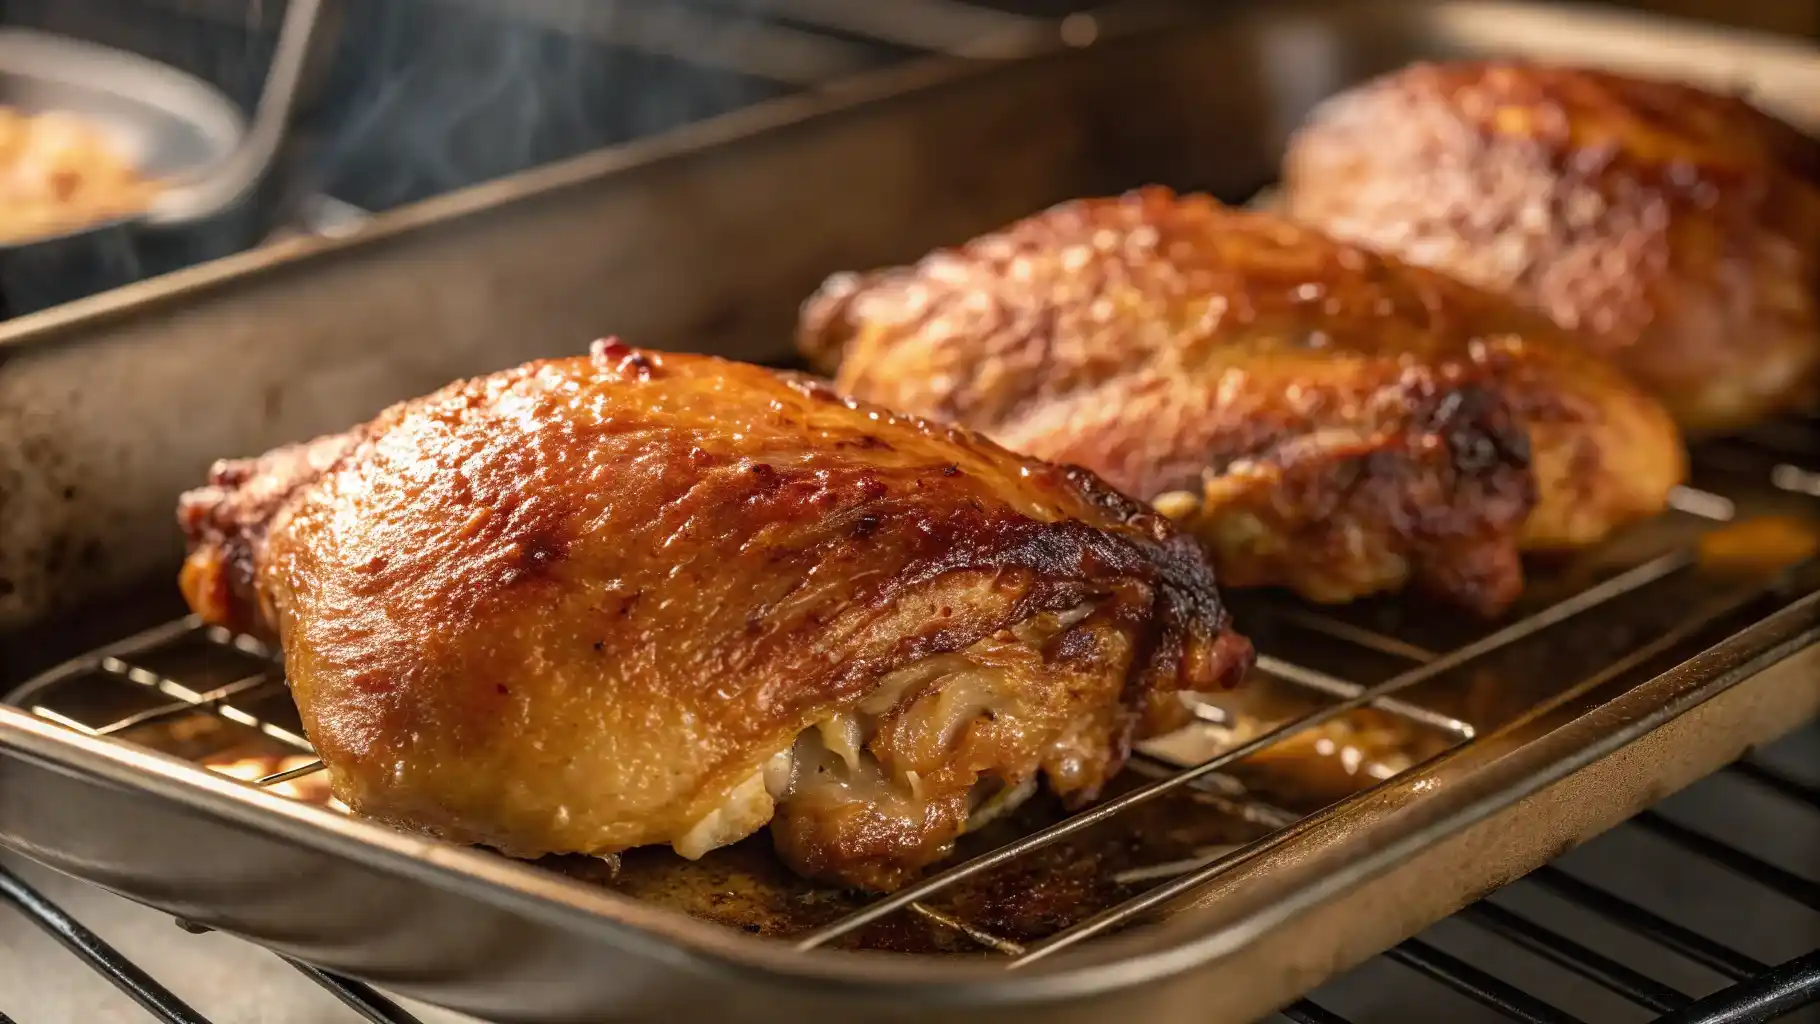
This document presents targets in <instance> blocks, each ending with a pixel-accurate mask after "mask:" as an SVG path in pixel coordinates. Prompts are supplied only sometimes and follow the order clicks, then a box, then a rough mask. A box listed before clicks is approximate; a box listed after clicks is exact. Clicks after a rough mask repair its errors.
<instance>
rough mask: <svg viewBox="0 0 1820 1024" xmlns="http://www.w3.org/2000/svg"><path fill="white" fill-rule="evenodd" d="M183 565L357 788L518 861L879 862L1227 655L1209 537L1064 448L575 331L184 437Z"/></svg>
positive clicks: (838, 867) (925, 839)
mask: <svg viewBox="0 0 1820 1024" xmlns="http://www.w3.org/2000/svg"><path fill="white" fill-rule="evenodd" d="M181 520H182V523H183V526H184V528H185V530H186V531H187V533H188V535H189V538H190V545H191V553H190V557H189V560H188V562H187V564H186V566H185V569H184V572H183V578H182V583H183V590H184V593H185V594H186V596H187V597H188V599H189V601H190V604H191V606H192V607H193V608H194V609H195V610H196V611H197V612H198V613H199V614H201V615H202V616H203V617H204V618H205V619H207V620H208V621H210V622H215V623H220V624H223V625H227V626H230V627H233V628H236V629H254V630H260V631H264V632H266V633H268V634H276V636H277V637H278V638H279V639H280V640H281V642H282V644H283V648H284V655H285V663H286V668H287V670H288V673H289V676H290V682H291V687H292V691H293V694H294V696H295V698H296V701H297V705H298V708H299V709H300V710H301V712H302V714H303V721H304V726H305V728H306V730H307V731H308V734H309V737H310V740H311V741H312V742H313V743H314V744H315V746H316V749H317V751H318V753H319V754H320V755H321V757H322V760H323V762H324V763H325V764H326V765H327V766H328V771H329V774H330V777H331V784H332V786H333V789H334V792H335V795H336V796H338V797H339V798H340V799H341V800H343V801H344V802H345V803H347V805H348V806H349V807H350V808H352V809H353V810H354V811H356V812H358V813H361V814H364V815H368V816H371V817H373V818H377V819H380V820H383V821H387V822H391V823H393V824H396V825H399V826H403V827H407V828H412V829H417V830H421V831H425V832H429V833H432V834H435V835H439V836H443V837H446V838H448V839H452V840H455V841H460V842H468V843H482V844H487V845H491V846H494V847H496V848H498V849H500V850H502V851H505V852H507V853H509V854H513V855H516V856H525V857H529V856H537V855H541V854H546V853H584V854H608V853H611V852H614V851H618V850H623V849H626V848H628V847H633V846H640V845H646V844H663V843H667V844H669V845H671V846H673V847H674V848H675V849H676V850H677V852H679V853H681V854H683V855H684V856H687V857H697V856H700V855H702V854H703V853H705V852H706V851H708V850H711V849H713V848H715V847H718V846H722V845H725V844H728V843H732V842H734V841H736V840H739V839H741V838H743V837H745V836H747V835H750V834H752V833H754V832H755V831H757V830H758V829H760V828H762V827H764V826H765V825H766V824H767V823H770V825H771V831H772V836H773V838H774V840H775V843H776V845H777V847H778V849H779V851H780V852H781V853H782V854H783V856H784V857H785V859H786V860H787V861H788V862H789V863H790V864H791V865H793V866H794V867H795V868H797V869H798V870H800V871H802V872H804V873H806V874H809V875H812V876H816V877H820V878H826V879H831V880H835V881H839V882H843V883H849V884H853V885H857V886H863V887H870V888H875V889H889V888H892V887H895V886H897V885H899V884H901V883H902V882H904V881H905V880H906V879H908V878H909V877H911V876H912V875H913V874H914V873H915V872H916V871H917V870H918V869H919V868H921V867H923V866H925V865H927V864H929V863H930V862H932V861H934V860H935V859H937V858H939V857H940V856H942V854H943V853H944V852H945V851H946V850H947V849H948V848H949V847H950V845H951V844H952V842H953V841H954V839H955V838H956V837H957V836H958V835H959V834H960V833H961V832H962V831H963V830H964V829H965V828H967V827H968V825H969V822H970V820H971V821H972V822H973V823H975V824H977V823H978V821H979V819H980V818H981V817H982V816H983V815H986V814H990V813H993V812H995V811H998V810H1001V809H1003V807H1005V806H1006V805H1007V803H1008V802H1009V801H1010V800H1012V799H1015V798H1017V797H1019V796H1021V795H1024V794H1027V793H1028V792H1029V790H1030V789H1031V788H1032V787H1033V786H1034V784H1035V782H1036V780H1037V778H1038V776H1039V775H1041V776H1042V777H1045V778H1046V779H1047V780H1048V783H1049V785H1050V787H1051V788H1052V789H1054V790H1056V791H1057V792H1059V793H1061V794H1062V795H1064V796H1065V797H1068V798H1070V799H1073V800H1076V801H1079V800H1085V799H1088V798H1090V797H1092V796H1093V795H1094V794H1095V792H1096V791H1097V790H1099V788H1100V787H1101V785H1102V784H1104V783H1105V782H1106V780H1107V779H1108V777H1110V776H1111V775H1112V774H1113V773H1114V772H1116V771H1117V770H1118V769H1119V767H1120V766H1121V765H1122V763H1123V762H1124V759H1125V757H1126V754H1127V751H1128V750H1129V747H1130V744H1131V742H1132V741H1133V739H1134V738H1135V737H1138V736H1142V735H1145V734H1146V733H1148V732H1152V731H1156V730H1162V729H1167V728H1170V727H1173V726H1175V725H1177V724H1180V723H1181V722H1182V721H1183V719H1184V717H1185V709H1184V707H1183V705H1182V703H1181V701H1180V700H1179V698H1178V697H1177V693H1178V692H1179V691H1207V690H1215V689H1219V688H1223V687H1226V686H1228V685H1230V684H1232V683H1233V682H1235V681H1236V680H1237V679H1238V677H1239V676H1240V675H1241V674H1242V673H1243V672H1244V670H1245V669H1246V667H1247V666H1248V665H1249V663H1250V661H1251V647H1250V645H1249V644H1248V643H1247V642H1246V641H1245V640H1244V639H1243V638H1242V637H1240V636H1238V635H1236V634H1235V633H1233V632H1231V631H1230V629H1229V628H1228V619H1227V616H1226V613H1225V612H1224V610H1223V609H1222V607H1221V605H1220V602H1219V599H1218V596H1217V595H1216V593H1215V590H1214V580H1213V575H1212V572H1211V570H1210V568H1209V565H1208V563H1207V560H1206V558H1205V556H1204V555H1203V554H1202V553H1201V552H1200V551H1199V549H1198V547H1197V546H1196V545H1195V544H1194V542H1193V541H1192V540H1191V539H1189V538H1186V537H1180V536H1177V535H1176V534H1175V533H1174V531H1173V530H1172V528H1171V527H1170V526H1169V524H1168V523H1167V521H1166V520H1164V519H1162V518H1161V517H1158V516H1156V515H1155V514H1153V513H1151V512H1150V511H1149V510H1148V509H1145V508H1143V507H1142V506H1140V505H1138V504H1136V503H1135V502H1132V501H1130V500H1128V499H1126V498H1124V497H1121V496H1120V495H1118V494H1116V493H1114V492H1113V491H1111V490H1109V489H1107V488H1106V487H1105V486H1104V485H1103V484H1101V483H1100V482H1099V481H1097V480H1095V479H1094V478H1093V477H1092V476H1090V475H1089V474H1087V473H1085V472H1082V471H1079V470H1072V469H1063V468H1058V467H1054V466H1050V465H1046V464H1044V463H1041V462H1037V461H1035V460H1031V459H1027V458H1023V457H1020V456H1016V455H1013V454H1011V453H1010V452H1007V451H1005V450H1004V449H1002V448H1000V447H998V446H997V445H994V444H992V443H991V442H989V441H986V440H984V439H983V438H980V437H978V436H977V435H973V434H971V433H968V432H965V431H961V430H956V429H952V428H947V427H939V426H934V425H931V424H929V423H926V422H924V421H921V420H917V419H912V418H907V417H902V416H897V415H893V414H892V413H889V412H886V411H884V410H881V409H878V408H875V407H872V406H869V405H864V404H861V403H858V402H855V401H851V400H846V399H842V398H839V397H837V396H836V395H835V394H834V393H833V392H832V391H830V390H829V389H828V388H827V387H826V386H824V385H822V384H819V383H816V382H812V381H809V380H807V379H798V378H789V377H782V376H778V375H775V374H773V373H772V372H770V371H767V370H764V369H760V368H757V367H752V366H745V365H740V364H736V363H728V362H724V361H721V360H718V359H712V358H708V357H704V356H685V355H673V354H659V353H655V352H646V351H639V350H635V349H631V348H628V347H626V346H623V345H620V344H618V343H603V344H599V345H597V346H596V347H595V349H594V351H593V352H592V354H591V355H589V356H584V357H576V358H570V359H558V360H552V361H548V362H537V363H531V364H528V365H525V366H522V367H519V368H517V369H513V370H507V371H504V372H501V373H496V374H493V375H491V376H488V377H482V378H478V379H475V380H471V381H466V382H462V383H457V384H454V385H451V386H450V387H448V388H446V389H444V390H442V391H440V392H437V393H436V394H433V395H430V396H428V397H425V398H421V399H418V400H415V401H410V402H406V403H403V404H401V405H399V406H396V407H394V408H392V409H391V410H389V411H387V412H385V413H383V414H382V415H380V416H379V417H378V418H377V419H376V420H374V421H373V422H371V423H369V424H367V425H365V426H363V427H360V428H358V429H356V430H354V431H352V432H350V433H348V434H346V435H343V436H339V437H330V438H324V439H322V440H318V441H315V442H312V443H310V444H307V445H303V446H299V447H295V448H290V449H284V450H280V451H277V452H273V453H271V454H268V455H266V456H264V457H262V458H258V459H253V460H248V461H240V462H226V463H222V464H220V465H218V466H217V467H216V468H215V470H214V473H213V476H212V480H211V482H210V484H209V485H208V486H206V487H203V488H200V489H198V490H195V491H192V492H191V493H189V494H187V495H185V497H184V499H183V502H182V509H181Z"/></svg>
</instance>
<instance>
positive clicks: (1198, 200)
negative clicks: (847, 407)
mask: <svg viewBox="0 0 1820 1024" xmlns="http://www.w3.org/2000/svg"><path fill="white" fill-rule="evenodd" d="M799 340H800V345H801V348H802V349H803V351H804V353H805V354H806V355H807V356H808V357H809V358H810V359H811V361H813V362H815V363H817V364H818V365H819V366H821V367H823V368H827V369H832V368H833V367H835V366H836V365H838V370H837V371H836V372H837V379H836V382H835V384H836V388H837V389H838V390H840V391H842V392H844V393H848V394H852V395H855V396H857V397H860V398H863V399H866V400H868V401H876V402H879V403H882V404H885V405H889V406H891V407H893V408H900V409H905V410H908V411H911V412H915V413H920V414H924V415H929V416H935V417H941V418H944V419H947V420H951V421H955V422H958V423H961V424H965V425H967V426H969V427H972V428H974V429H977V430H981V431H983V432H985V433H987V434H989V435H990V436H992V437H993V438H994V439H995V440H997V441H999V442H1000V443H1002V444H1004V445H1006V446H1008V447H1010V448H1013V449H1015V450H1018V451H1023V452H1027V453H1030V454H1032V455H1035V456H1038V457H1039V458H1045V459H1051V460H1055V461H1059V462H1067V463H1073V464H1078V465H1081V466H1085V467H1087V468H1088V469H1090V470H1092V471H1094V472H1095V473H1098V474H1100V475H1101V476H1102V477H1104V478H1105V479H1106V480H1108V481H1110V482H1111V483H1112V484H1113V485H1114V486H1115V487H1118V488H1120V489H1122V490H1124V491H1126V492H1127V493H1130V494H1134V495H1137V496H1139V497H1141V498H1144V499H1146V500H1151V501H1154V502H1155V503H1156V506H1157V507H1158V508H1159V509H1160V510H1162V511H1164V512H1165V513H1167V514H1169V515H1171V516H1174V517H1177V518H1180V519H1182V520H1184V521H1185V522H1186V524H1187V525H1188V526H1189V527H1190V528H1191V529H1192V530H1193V532H1195V533H1196V534H1198V535H1199V536H1200V537H1201V538H1202V540H1204V541H1205V542H1206V543H1207V544H1208V546H1209V547H1210V548H1211V549H1212V552H1213V554H1214V557H1215V563H1216V565H1217V566H1218V567H1219V570H1220V574H1221V582H1222V583H1224V584H1226V585H1228V586H1235V585H1237V586H1249V585H1281V586H1287V587H1291V588H1294V589H1295V590H1296V591H1299V592H1300V593H1301V594H1303V595H1304V596H1306V597H1309V598H1311V599H1313V600H1316V601H1327V602H1337V601H1345V600H1348V599H1351V598H1355V597H1358V596H1360V595H1364V594H1369V593H1372V592H1374V591H1381V590H1390V589H1394V588H1397V587H1400V586H1402V585H1404V584H1405V583H1406V582H1409V581H1413V582H1415V583H1417V584H1419V585H1421V586H1423V587H1426V588H1427V589H1428V590H1430V591H1434V592H1436V593H1438V594H1441V595H1443V596H1445V597H1447V598H1450V599H1453V600H1455V601H1457V602H1459V603H1461V604H1464V605H1466V606H1468V607H1471V608H1473V609H1476V610H1478V611H1480V612H1484V613H1494V612H1496V611H1498V610H1499V609H1501V608H1503V607H1504V606H1506V605H1507V604H1508V602H1510V600H1511V599H1512V598H1513V597H1514V596H1515V595H1516V594H1517V593H1518V591H1519V590H1520V588H1521V585H1522V567H1521V562H1520V558H1519V551H1520V549H1524V548H1530V549H1545V548H1566V547H1574V546H1578V545H1583V544H1587V543H1590V542H1592V541H1595V540H1598V539H1599V538H1600V537H1602V536H1604V535H1605V534H1606V533H1607V532H1609V531H1610V530H1612V529H1613V528H1615V527H1617V526H1619V525H1621V524H1623V523H1625V522H1628V521H1630V520H1632V519H1635V518H1638V517H1640V516H1646V515H1649V514H1651V513H1653V512H1656V511H1658V510H1660V509H1661V508H1662V507H1663V505H1664V504H1665V502H1666V500H1667V496H1668V493H1669V491H1670V490H1671V489H1672V488H1673V487H1674V485H1675V484H1676V483H1677V482H1678V481H1679V480H1680V479H1681V477H1682V474H1683V472H1684V468H1685V467H1684V456H1683V453H1682V449H1681V445H1680V440H1679V437H1678V436H1677V434H1676V432H1675V428H1674V425H1673V424H1672V423H1671V422H1670V421H1669V419H1668V417H1667V415H1666V414H1665V413H1664V412H1663V410H1662V408H1661V407H1660V406H1659V405H1657V404H1656V403H1655V402H1654V401H1652V400H1651V399H1649V398H1647V397H1646V396H1644V395H1643V394H1642V393H1640V392H1639V391H1638V390H1637V389H1636V388H1635V387H1633V386H1632V385H1631V384H1629V383H1628V382H1627V381H1626V380H1625V379H1624V378H1623V377H1622V375H1620V374H1619V373H1618V372H1617V371H1616V370H1615V369H1614V368H1612V367H1610V366H1609V365H1607V364H1605V363H1604V362H1602V361H1600V360H1598V359H1597V358H1595V357H1593V356H1591V355H1589V354H1587V353H1586V352H1584V351H1582V347H1581V346H1580V345H1578V344H1577V343H1575V342H1574V341H1572V340H1571V339H1568V338H1566V337H1565V336H1564V335H1563V334H1562V332H1561V331H1560V330H1559V329H1558V328H1556V327H1555V326H1554V325H1553V324H1550V323H1549V322H1547V320H1546V319H1545V318H1543V317H1540V316H1538V315H1535V314H1533V313H1527V312H1524V311H1522V310H1520V309H1518V308H1516V307H1515V306H1514V305H1513V304H1511V303H1510V302H1508V301H1505V300H1503V299H1500V298H1498V297H1496V296H1493V295H1490V294H1487V293H1485V292H1482V291H1479V290H1477V289H1474V288H1471V287H1468V286H1466V285H1463V284H1460V283H1458V282H1455V281H1453V280H1450V279H1448V278H1445V277H1443V276H1441V275H1439V274H1436V273H1433V272H1431V271H1426V270H1422V269H1419V268H1415V267H1411V266H1407V265H1405V264H1403V263H1400V262H1398V261H1396V260H1393V259H1385V258H1382V257H1378V256H1375V255H1373V254H1371V253H1369V252H1367V251H1365V250H1363V249H1360V248H1357V247H1354V246H1351V245H1347V244H1343V243H1338V242H1335V241H1332V240H1330V239H1328V238H1327V237H1325V236H1323V235H1321V234H1319V233H1317V232H1315V231H1312V230H1310V229H1307V228H1303V227H1298V226H1296V225H1293V224H1291V223H1289V222H1288V221H1285V220H1283V219H1281V218H1278V217H1274V216H1270V215H1266V214H1260V213H1246V212H1240V211H1236V210H1230V209H1227V208H1225V207H1222V206H1220V205H1219V204H1218V203H1216V202H1214V201H1213V200H1211V199H1208V198H1206V197H1200V196H1189V197H1181V198H1178V197H1177V196H1175V195H1174V194H1172V193H1170V192H1168V191H1166V190H1163V189H1149V190H1145V191H1142V192H1139V193H1134V194H1132V195H1129V196H1125V197H1122V198H1109V199H1092V200H1084V201H1079V202H1073V203H1068V204H1065V205H1063V206H1059V207H1056V208H1055V209H1052V210H1049V211H1048V212H1046V213H1042V214H1039V215H1037V216H1034V217H1031V218H1029V219H1027V220H1024V221H1021V222H1019V223H1017V224H1014V225H1012V226H1010V227H1009V228H1007V229H1005V230H1004V231H1002V232H999V233H997V234H992V235H988V236H986V237H983V238H980V239H978V240H976V241H973V242H971V243H969V244H967V245H965V246H963V247H961V248H959V249H956V250H952V251H941V252H937V253H934V254H933V255H930V256H928V257H927V258H925V259H924V260H923V261H922V262H921V263H919V264H917V265H916V266H914V267H910V268H904V269H896V270H886V271H882V272H876V273H870V274H862V275H851V274H849V275H842V276H839V277H836V278H834V279H832V280H830V281H829V282H828V284H827V285H826V286H825V287H824V288H823V289H822V290H821V292H820V293H819V294H817V295H816V296H814V297H813V298H811V299H810V300H809V302H808V303H807V304H806V306H805V308H804V317H803V323H802V329H801V335H800V339H799Z"/></svg>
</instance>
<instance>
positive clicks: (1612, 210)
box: [1283, 62, 1820, 433]
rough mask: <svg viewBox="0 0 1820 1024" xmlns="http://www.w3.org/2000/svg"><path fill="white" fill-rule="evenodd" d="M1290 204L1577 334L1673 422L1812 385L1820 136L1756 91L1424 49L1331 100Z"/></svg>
mask: <svg viewBox="0 0 1820 1024" xmlns="http://www.w3.org/2000/svg"><path fill="white" fill-rule="evenodd" d="M1283 198H1284V203H1285V211H1286V212H1287V213H1288V214H1289V215H1290V216H1292V217H1295V218H1297V219H1299V220H1302V221H1305V222H1306V223H1309V224H1313V225H1315V226H1317V227H1320V228H1322V229H1323V230H1326V231H1328V232H1330V233H1332V234H1335V235H1337V236H1339V237H1341V238H1345V239H1348V240H1351V241H1355V242H1359V243H1361V244H1365V245H1370V246H1373V247H1375V248H1379V249H1382V250H1384V251H1386V252H1390V253H1394V254H1396V255H1398V256H1401V257H1402V258H1404V259H1407V260H1409V261H1411V262H1414V263H1420V264H1422V265H1424V266H1429V267H1433V268H1435V269H1438V270H1442V271H1445V272H1447V273H1449V274H1453V275H1455V276H1458V277H1460V278H1462V279H1464V280H1467V281H1470V282H1473V283H1474V284H1478V285H1480V286H1482V287H1486V288H1490V289H1493V290H1495V291H1500V292H1505V293H1508V294H1510V295H1511V296H1512V297H1514V298H1515V299H1517V300H1518V301H1519V302H1521V303H1523V304H1525V305H1528V306H1531V307H1533V308H1536V309H1539V310H1541V311H1543V312H1545V313H1547V314H1548V315H1549V316H1551V317H1553V318H1554V319H1555V320H1557V321H1558V322H1560V323H1562V324H1564V325H1567V326H1569V327H1573V328H1576V329H1577V330H1578V331H1579V332H1580V333H1581V335H1582V336H1583V337H1584V338H1585V339H1586V340H1587V342H1588V344H1590V345H1591V347H1592V348H1593V349H1594V350H1595V351H1597V352H1600V353H1602V354H1605V355H1608V356H1610V357H1611V358H1613V359H1614V360H1616V361H1617V362H1618V363H1619V365H1620V366H1621V367H1622V368H1623V369H1624V370H1625V371H1627V372H1628V373H1630V374H1631V375H1632V376H1633V377H1634V378H1635V379H1637V380H1638V381H1640V382H1641V383H1643V384H1644V385H1645V386H1646V387H1647V388H1648V389H1649V390H1650V391H1652V392H1653V393H1655V394H1656V395H1657V396H1658V397H1660V398H1661V399H1662V400H1663V402H1664V403H1665V404H1666V405H1667V406H1668V408H1669V410H1670V411H1671V412H1672V413H1673V414H1674V416H1675V418H1676V419H1677V421H1678V422H1680V423H1681V424H1682V425H1683V427H1684V428H1685V429H1687V430H1689V431H1692V432H1701V433H1710V432H1718V431H1724V430H1730V429H1735V428H1738V427H1742V426H1746V425H1748V424H1750V423H1751V422H1753V421H1756V420H1758V419H1760V418H1762V417H1765V416H1768V415H1773V414H1775V413H1778V412H1782V411H1785V410H1787V409H1790V408H1794V407H1798V406H1800V405H1802V404H1803V403H1806V402H1810V401H1812V400H1813V399H1814V397H1815V390H1816V383H1820V143H1816V142H1815V140H1813V139H1810V138H1807V137H1805V136H1803V135H1802V134H1801V133H1800V132H1799V131H1797V130H1796V129H1794V128H1792V127H1790V126H1789V125H1787V124H1783V123H1781V122H1779V121H1777V120H1776V119H1774V118H1772V117H1770V116H1769V115H1767V114H1765V113H1763V112H1762V111H1760V110H1758V109H1756V108H1754V107H1752V106H1751V105H1750V104H1749V103H1747V102H1745V101H1743V100H1741V99H1737V98H1734V97H1729V96H1719V95H1715V94H1713V93H1710V92H1706V91H1703V90H1700V89H1696V88H1692V87H1689V86H1685V85H1678V84H1673V83H1667V82H1657V81H1647V80H1642V79H1637V78H1632V77H1627V76H1622V75H1617V74H1611V73H1607V72H1601V71H1593V70H1585V69H1574V68H1563V67H1547V66H1537V65H1529V64H1520V63H1506V62H1462V63H1453V64H1418V65H1414V66H1411V67H1409V68H1406V69H1404V70H1402V71H1399V72H1396V73H1393V74H1391V75H1388V76H1385V77H1384V78H1381V79H1378V80H1376V81H1373V82H1369V83H1367V84H1365V85H1362V86H1360V87H1358V88H1356V89H1354V90H1352V91H1350V92H1347V93H1343V94H1341V95H1340V96H1338V97H1335V98H1334V99H1332V100H1329V101H1328V102H1327V103H1326V104H1324V105H1323V106H1322V107H1321V108H1319V109H1318V110H1317V111H1316V112H1315V114H1314V115H1313V116H1312V117H1311V118H1310V120H1309V123H1308V124H1307V125H1306V126H1304V127H1303V128H1302V130H1301V131H1300V132H1299V133H1298V134H1297V135H1296V137H1295V139H1294V140H1293V141H1292V143H1291V145H1290V149H1289V153H1288V156H1287V158H1286V161H1285V165H1284V189H1283Z"/></svg>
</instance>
